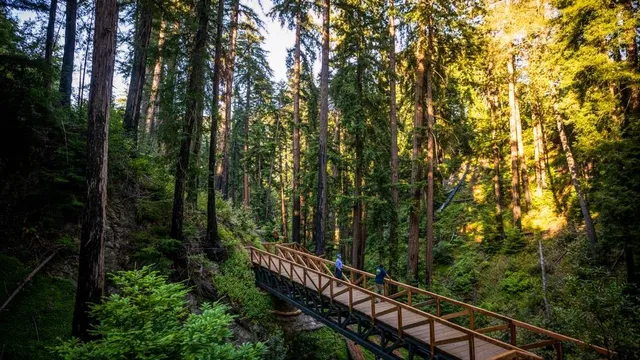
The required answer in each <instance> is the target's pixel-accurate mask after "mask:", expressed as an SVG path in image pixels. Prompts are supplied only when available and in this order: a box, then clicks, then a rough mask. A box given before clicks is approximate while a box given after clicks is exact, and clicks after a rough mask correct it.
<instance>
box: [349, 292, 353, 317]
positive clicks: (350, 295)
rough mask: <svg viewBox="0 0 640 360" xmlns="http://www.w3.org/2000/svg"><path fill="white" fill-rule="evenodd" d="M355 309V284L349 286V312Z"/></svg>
mask: <svg viewBox="0 0 640 360" xmlns="http://www.w3.org/2000/svg"><path fill="white" fill-rule="evenodd" d="M352 311H353V286H349V312H352Z"/></svg>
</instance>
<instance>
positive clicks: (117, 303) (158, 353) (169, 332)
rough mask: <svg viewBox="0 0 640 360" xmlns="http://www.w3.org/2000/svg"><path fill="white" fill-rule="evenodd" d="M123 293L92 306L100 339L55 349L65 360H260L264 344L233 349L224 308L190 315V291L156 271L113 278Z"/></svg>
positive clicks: (209, 308)
mask: <svg viewBox="0 0 640 360" xmlns="http://www.w3.org/2000/svg"><path fill="white" fill-rule="evenodd" d="M111 280H112V281H113V283H114V284H115V285H116V286H117V287H118V288H119V293H117V294H113V295H111V296H109V298H107V299H106V300H105V301H104V302H103V303H102V304H98V305H94V306H93V307H92V309H91V313H92V315H93V316H94V317H96V318H97V319H98V320H99V321H100V323H99V325H97V326H96V328H95V330H94V332H95V334H96V335H98V336H99V339H98V340H95V341H90V342H87V343H81V342H79V341H78V340H77V339H72V340H68V341H65V342H63V343H62V344H61V345H59V346H57V347H54V348H53V349H52V350H53V352H54V354H55V355H57V356H58V357H59V358H62V359H258V358H260V356H261V355H262V353H263V351H264V346H263V344H260V343H258V344H243V345H241V346H239V347H237V348H236V347H235V346H234V345H233V344H232V343H231V342H229V338H230V336H231V331H230V330H229V327H228V325H229V323H230V322H231V320H232V319H233V317H232V316H231V315H229V314H227V313H226V307H225V306H223V305H220V304H217V303H216V304H213V305H210V304H205V305H203V307H202V313H201V314H193V313H190V312H189V304H188V302H187V301H186V299H185V296H186V295H187V293H188V291H189V290H188V289H187V288H186V287H185V286H184V285H182V284H179V283H168V282H167V280H166V278H165V277H163V276H160V275H159V273H158V272H156V271H152V270H151V269H150V268H148V267H145V268H143V269H141V270H134V271H123V272H118V273H117V274H115V275H112V276H111Z"/></svg>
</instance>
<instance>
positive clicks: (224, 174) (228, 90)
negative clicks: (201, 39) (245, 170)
mask: <svg viewBox="0 0 640 360" xmlns="http://www.w3.org/2000/svg"><path fill="white" fill-rule="evenodd" d="M239 5H240V0H233V3H232V9H231V34H230V37H229V51H228V52H227V57H226V59H225V63H226V72H225V76H224V85H225V91H224V123H223V124H222V138H221V139H220V148H221V149H222V161H220V163H219V165H218V169H217V177H218V180H217V181H218V183H217V184H216V188H217V189H218V190H221V191H222V196H223V197H224V198H225V199H228V198H229V136H230V135H231V110H232V106H233V104H232V99H233V98H232V97H233V75H234V64H235V59H236V39H237V37H238V7H239Z"/></svg>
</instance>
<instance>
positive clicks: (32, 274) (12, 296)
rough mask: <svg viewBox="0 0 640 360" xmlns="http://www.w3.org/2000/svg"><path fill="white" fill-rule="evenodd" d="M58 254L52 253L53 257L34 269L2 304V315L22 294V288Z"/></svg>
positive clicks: (0, 311) (50, 256) (0, 309)
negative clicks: (15, 298) (14, 299)
mask: <svg viewBox="0 0 640 360" xmlns="http://www.w3.org/2000/svg"><path fill="white" fill-rule="evenodd" d="M56 254H57V252H55V251H54V252H52V253H51V255H49V256H48V257H47V258H46V259H44V261H43V262H41V263H40V265H38V267H37V268H35V269H33V271H32V272H31V273H30V274H29V275H28V276H27V277H26V278H25V279H24V280H23V281H22V282H21V283H20V285H18V287H17V288H16V289H15V290H14V291H13V293H11V296H9V298H8V299H7V300H6V301H5V302H4V304H2V307H0V313H2V312H3V311H4V309H5V308H6V307H7V306H8V305H9V303H10V302H11V300H13V298H14V297H15V296H16V295H18V293H19V292H20V290H22V288H23V287H24V286H25V285H26V284H27V283H28V282H29V281H31V279H33V277H34V276H35V274H37V273H38V271H40V269H42V268H43V267H44V266H45V265H47V263H48V262H49V261H51V259H53V257H54V256H55V255H56Z"/></svg>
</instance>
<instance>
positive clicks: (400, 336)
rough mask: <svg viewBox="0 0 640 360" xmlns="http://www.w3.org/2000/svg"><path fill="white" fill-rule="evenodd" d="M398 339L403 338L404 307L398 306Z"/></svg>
mask: <svg viewBox="0 0 640 360" xmlns="http://www.w3.org/2000/svg"><path fill="white" fill-rule="evenodd" d="M398 338H402V307H400V305H398Z"/></svg>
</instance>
